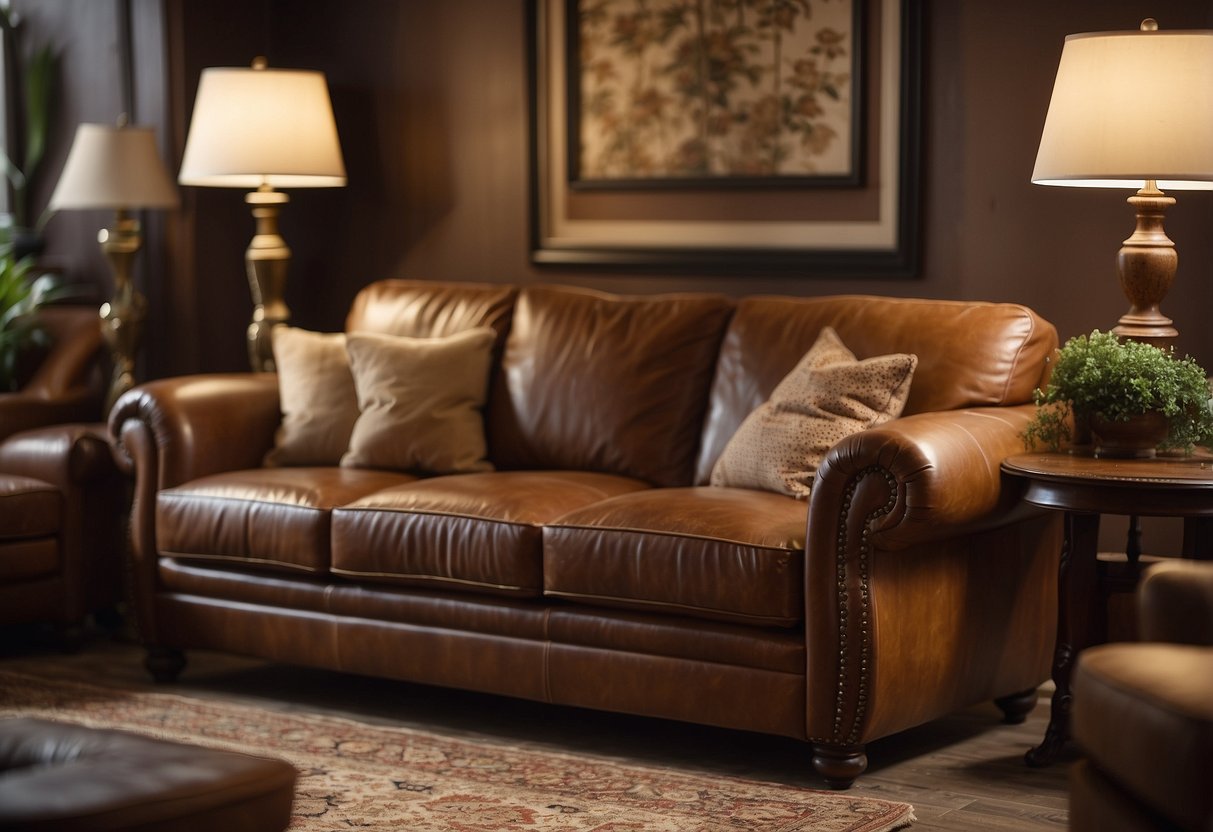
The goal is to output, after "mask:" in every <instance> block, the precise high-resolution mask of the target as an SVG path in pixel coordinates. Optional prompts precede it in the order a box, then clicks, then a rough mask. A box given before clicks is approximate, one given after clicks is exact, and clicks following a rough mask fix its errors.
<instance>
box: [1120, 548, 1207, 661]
mask: <svg viewBox="0 0 1213 832" xmlns="http://www.w3.org/2000/svg"><path fill="white" fill-rule="evenodd" d="M1137 612H1138V618H1139V621H1138V628H1139V630H1140V632H1141V640H1142V641H1167V642H1171V643H1173V644H1195V645H1203V646H1213V563H1208V562H1202V561H1185V560H1164V561H1160V562H1158V563H1156V564H1154V565H1153V566H1151V567H1150V568H1149V569H1148V570H1146V573H1145V575H1144V576H1143V577H1142V581H1141V585H1140V586H1139V587H1138V588H1137Z"/></svg>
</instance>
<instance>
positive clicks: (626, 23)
mask: <svg viewBox="0 0 1213 832" xmlns="http://www.w3.org/2000/svg"><path fill="white" fill-rule="evenodd" d="M860 1H861V0H580V2H573V3H570V21H576V32H575V34H576V35H577V53H576V54H577V61H576V62H575V63H576V64H577V68H576V70H575V71H574V74H573V76H572V77H571V78H570V89H571V90H573V91H574V95H575V102H574V103H575V105H576V106H575V107H574V108H573V109H572V110H571V112H573V114H574V118H573V121H572V122H571V126H572V129H573V131H574V143H573V149H574V151H575V153H574V154H573V156H574V162H575V174H574V178H575V179H576V180H578V181H580V182H582V183H586V184H593V183H595V182H598V183H609V182H616V183H617V182H618V181H620V180H633V181H634V180H671V179H675V180H676V179H687V180H694V179H710V180H713V181H714V182H716V183H722V182H725V181H727V180H728V179H754V178H763V179H766V178H770V177H835V178H837V177H847V176H851V175H853V174H854V171H855V159H854V158H853V156H854V150H853V148H854V144H855V142H854V141H853V139H854V138H855V136H854V131H855V125H854V115H855V113H856V111H857V105H858V101H857V95H856V92H855V83H854V66H855V59H856V54H855V53H856V51H857V48H858V43H859V38H858V37H857V33H856V32H855V21H856V16H855V9H854V5H853V4H854V3H855V2H860Z"/></svg>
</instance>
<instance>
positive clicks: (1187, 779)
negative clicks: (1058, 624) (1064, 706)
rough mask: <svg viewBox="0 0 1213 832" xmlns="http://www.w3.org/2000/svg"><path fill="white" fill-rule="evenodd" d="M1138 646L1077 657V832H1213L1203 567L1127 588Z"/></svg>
mask: <svg viewBox="0 0 1213 832" xmlns="http://www.w3.org/2000/svg"><path fill="white" fill-rule="evenodd" d="M1137 610H1138V622H1139V626H1140V630H1141V642H1139V643H1120V644H1103V645H1100V646H1098V647H1092V648H1090V649H1087V650H1084V651H1083V652H1082V653H1081V654H1080V655H1079V657H1078V662H1077V665H1076V666H1075V669H1074V685H1073V693H1074V704H1073V717H1072V721H1071V725H1072V730H1073V734H1074V739H1075V740H1076V741H1077V742H1078V743H1079V745H1081V746H1082V749H1083V752H1084V754H1085V755H1086V757H1085V759H1083V760H1080V761H1079V762H1078V763H1076V764H1075V765H1074V766H1073V767H1072V768H1071V770H1070V828H1071V829H1073V830H1077V831H1078V832H1145V830H1158V831H1159V832H1161V831H1162V830H1182V832H1209V830H1211V829H1213V789H1211V788H1210V785H1211V780H1210V778H1211V777H1213V563H1196V562H1191V561H1178V560H1166V561H1161V562H1159V563H1157V564H1155V565H1154V566H1151V567H1150V568H1149V569H1148V570H1147V571H1146V573H1145V575H1144V576H1143V578H1142V582H1141V584H1140V585H1139V586H1138V589H1137Z"/></svg>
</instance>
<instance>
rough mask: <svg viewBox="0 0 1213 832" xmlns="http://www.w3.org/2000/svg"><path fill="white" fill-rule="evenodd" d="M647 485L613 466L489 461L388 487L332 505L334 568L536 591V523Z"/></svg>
mask: <svg viewBox="0 0 1213 832" xmlns="http://www.w3.org/2000/svg"><path fill="white" fill-rule="evenodd" d="M648 487H649V486H648V485H646V484H645V483H643V482H641V481H639V480H635V479H631V478H628V477H619V476H614V475H612V474H595V473H590V472H575V471H495V472H488V473H480V474H459V475H455V476H448V477H434V478H432V479H426V480H420V481H417V482H414V483H409V484H406V485H401V486H398V487H396V488H389V489H385V490H383V491H378V492H376V493H374V494H370V495H368V496H366V497H363V498H362V499H360V500H357V501H356V502H353V503H351V504H350V505H348V506H345V507H343V508H340V509H337V510H336V511H334V512H333V572H334V573H335V574H338V575H347V576H350V577H353V578H357V579H360V580H371V581H384V582H388V583H397V584H404V585H410V586H441V587H445V588H447V589H456V590H460V589H462V590H474V591H478V592H491V593H494V594H501V595H514V596H526V597H537V596H539V595H540V594H541V593H542V589H543V580H542V573H541V570H542V561H543V555H542V531H541V530H542V527H543V524H545V523H547V522H549V521H551V520H553V519H554V518H556V517H559V516H561V515H563V514H567V513H568V512H570V511H573V510H575V509H579V508H582V507H584V506H587V505H591V504H593V503H597V502H600V501H602V500H605V499H607V498H610V497H614V496H616V495H619V494H627V493H629V492H634V491H637V490H639V489H646V488H648Z"/></svg>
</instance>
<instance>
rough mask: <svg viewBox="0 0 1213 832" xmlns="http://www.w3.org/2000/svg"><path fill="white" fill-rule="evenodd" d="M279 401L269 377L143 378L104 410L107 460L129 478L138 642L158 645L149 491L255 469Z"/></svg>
mask: <svg viewBox="0 0 1213 832" xmlns="http://www.w3.org/2000/svg"><path fill="white" fill-rule="evenodd" d="M278 407H279V406H278V377H277V376H276V375H274V374H273V373H255V374H254V373H240V374H231V375H197V376H182V377H179V378H169V379H162V380H160V381H152V382H148V383H146V384H143V385H140V386H139V387H136V388H134V389H133V390H129V391H127V392H126V393H124V394H123V395H122V396H121V397H120V398H119V399H118V401H117V402H115V403H114V407H113V409H112V410H110V418H109V432H110V439H111V441H112V443H113V446H114V459H115V461H116V462H117V463H118V466H119V467H120V468H122V469H123V470H124V471H125V472H126V473H127V474H128V475H132V476H133V477H134V480H135V487H134V490H133V494H132V501H131V519H130V557H131V565H132V569H131V581H132V584H133V587H132V588H133V592H132V598H131V600H132V605H133V608H134V611H135V621H136V626H137V628H138V634H139V638H140V639H141V640H142V641H143V642H144V643H145V644H147V645H149V646H154V645H155V644H156V643H157V633H156V616H155V589H156V581H157V577H156V493H157V492H158V491H159V490H160V489H162V488H169V487H172V486H174V485H179V484H181V483H183V482H188V481H189V480H192V479H196V478H198V477H202V476H206V475H207V474H216V473H219V472H221V471H238V470H243V469H246V468H257V467H260V465H261V460H262V457H263V456H264V455H265V453H266V451H268V450H269V449H270V447H271V446H272V444H273V439H274V431H275V429H276V428H277V425H278V422H279V410H278Z"/></svg>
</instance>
